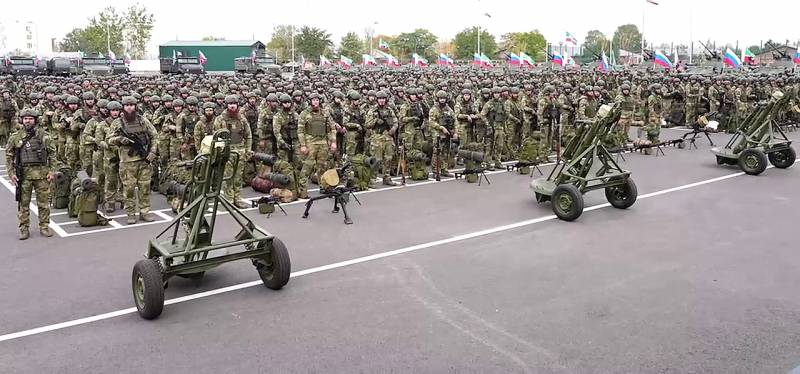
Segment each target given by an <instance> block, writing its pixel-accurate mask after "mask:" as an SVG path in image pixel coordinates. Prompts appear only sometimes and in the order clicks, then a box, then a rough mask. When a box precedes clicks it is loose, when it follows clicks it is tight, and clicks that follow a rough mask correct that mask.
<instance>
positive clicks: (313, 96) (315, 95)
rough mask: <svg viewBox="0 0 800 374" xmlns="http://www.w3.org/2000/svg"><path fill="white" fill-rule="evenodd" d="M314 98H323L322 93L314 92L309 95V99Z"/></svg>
mask: <svg viewBox="0 0 800 374" xmlns="http://www.w3.org/2000/svg"><path fill="white" fill-rule="evenodd" d="M312 99H317V100H322V98H321V97H320V95H319V94H318V93H316V92H314V93H312V94H311V95H308V100H309V101H311V100H312Z"/></svg>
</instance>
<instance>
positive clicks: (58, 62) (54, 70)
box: [47, 57, 83, 77]
mask: <svg viewBox="0 0 800 374" xmlns="http://www.w3.org/2000/svg"><path fill="white" fill-rule="evenodd" d="M47 72H48V74H50V75H57V76H65V77H68V76H72V75H79V74H82V73H83V67H82V66H81V61H80V59H77V58H67V57H53V58H52V59H50V60H49V61H47Z"/></svg>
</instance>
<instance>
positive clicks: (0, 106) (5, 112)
mask: <svg viewBox="0 0 800 374" xmlns="http://www.w3.org/2000/svg"><path fill="white" fill-rule="evenodd" d="M0 114H2V116H3V118H4V119H11V118H12V117H14V103H13V102H12V101H11V100H2V101H0Z"/></svg>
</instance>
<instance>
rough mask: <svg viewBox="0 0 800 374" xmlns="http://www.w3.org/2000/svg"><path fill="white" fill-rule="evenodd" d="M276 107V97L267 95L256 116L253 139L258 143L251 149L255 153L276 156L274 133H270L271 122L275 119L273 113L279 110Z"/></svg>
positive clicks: (272, 94)
mask: <svg viewBox="0 0 800 374" xmlns="http://www.w3.org/2000/svg"><path fill="white" fill-rule="evenodd" d="M278 106H279V104H278V95H276V94H274V93H270V94H268V95H267V99H266V101H265V103H264V105H262V107H261V110H260V113H259V115H258V129H257V130H258V131H257V132H256V135H255V139H258V141H257V142H256V143H255V145H254V147H253V148H254V149H255V152H258V153H269V154H272V155H277V154H278V149H277V143H276V141H275V133H273V132H272V131H273V130H272V120H273V119H274V118H275V113H276V112H277V111H278V110H280V109H279V108H278Z"/></svg>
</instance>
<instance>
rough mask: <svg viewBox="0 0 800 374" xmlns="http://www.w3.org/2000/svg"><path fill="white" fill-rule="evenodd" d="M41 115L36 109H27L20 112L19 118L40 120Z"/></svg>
mask: <svg viewBox="0 0 800 374" xmlns="http://www.w3.org/2000/svg"><path fill="white" fill-rule="evenodd" d="M40 115H41V114H40V113H39V112H38V111H36V110H35V109H31V108H25V109H23V110H21V111H20V112H19V118H24V117H33V118H38V117H39V116H40Z"/></svg>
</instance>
